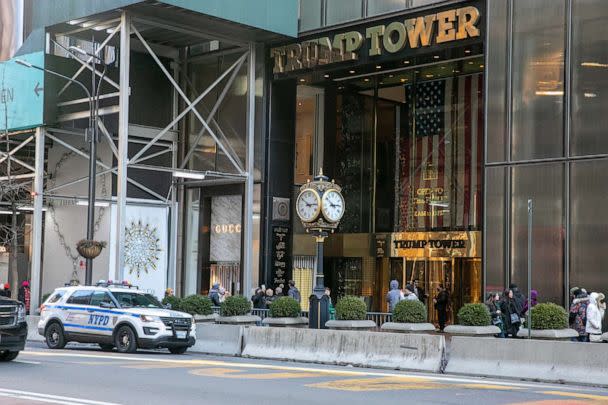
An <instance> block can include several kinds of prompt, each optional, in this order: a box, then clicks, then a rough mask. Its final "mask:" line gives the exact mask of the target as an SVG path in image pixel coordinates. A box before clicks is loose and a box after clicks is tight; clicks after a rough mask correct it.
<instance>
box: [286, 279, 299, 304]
mask: <svg viewBox="0 0 608 405" xmlns="http://www.w3.org/2000/svg"><path fill="white" fill-rule="evenodd" d="M287 295H288V296H289V297H291V298H293V299H294V300H296V301H298V303H300V301H302V297H301V296H300V290H298V287H296V282H295V281H293V280H289V290H288V291H287Z"/></svg>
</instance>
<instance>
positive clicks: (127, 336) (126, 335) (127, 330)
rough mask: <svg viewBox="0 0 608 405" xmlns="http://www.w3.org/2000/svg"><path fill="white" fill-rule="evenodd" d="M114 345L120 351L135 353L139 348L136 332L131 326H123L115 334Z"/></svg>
mask: <svg viewBox="0 0 608 405" xmlns="http://www.w3.org/2000/svg"><path fill="white" fill-rule="evenodd" d="M114 345H115V346H116V350H118V352H120V353H133V352H135V351H136V350H137V339H136V337H135V332H133V329H131V327H129V326H126V325H125V326H121V327H120V328H119V329H118V331H117V332H116V335H115V336H114Z"/></svg>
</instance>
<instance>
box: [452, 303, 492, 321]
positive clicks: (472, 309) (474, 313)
mask: <svg viewBox="0 0 608 405" xmlns="http://www.w3.org/2000/svg"><path fill="white" fill-rule="evenodd" d="M491 323H492V316H491V315H490V311H489V310H488V307H486V305H485V304H481V303H478V304H465V305H464V306H463V307H462V308H460V311H458V324H460V325H462V326H488V325H490V324H491Z"/></svg>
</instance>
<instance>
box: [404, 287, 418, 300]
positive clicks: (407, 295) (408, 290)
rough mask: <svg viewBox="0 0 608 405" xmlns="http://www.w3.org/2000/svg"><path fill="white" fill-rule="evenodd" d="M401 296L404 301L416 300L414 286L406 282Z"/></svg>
mask: <svg viewBox="0 0 608 405" xmlns="http://www.w3.org/2000/svg"><path fill="white" fill-rule="evenodd" d="M403 297H404V299H405V300H406V301H418V296H417V295H416V294H415V293H414V286H413V285H411V284H407V285H406V286H405V290H404V291H403Z"/></svg>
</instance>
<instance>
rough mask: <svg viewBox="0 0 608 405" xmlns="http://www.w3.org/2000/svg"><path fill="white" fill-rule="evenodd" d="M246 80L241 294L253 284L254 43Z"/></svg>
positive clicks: (250, 49) (251, 45) (251, 47)
mask: <svg viewBox="0 0 608 405" xmlns="http://www.w3.org/2000/svg"><path fill="white" fill-rule="evenodd" d="M248 68H249V69H248V74H247V76H248V80H247V85H248V89H247V97H248V102H247V155H246V158H245V166H246V170H247V180H246V182H245V209H244V218H243V224H244V227H243V229H244V232H245V233H244V235H243V283H242V291H243V295H245V296H248V294H249V292H250V291H251V288H252V286H253V285H252V284H253V268H252V265H253V158H254V156H253V152H254V145H255V144H254V138H255V44H254V43H250V44H249V61H248Z"/></svg>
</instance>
